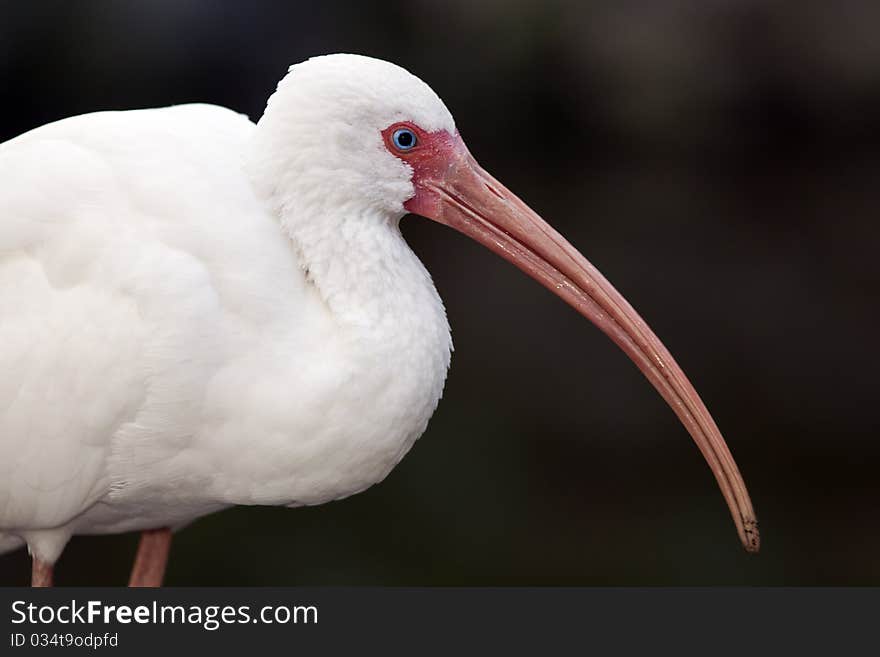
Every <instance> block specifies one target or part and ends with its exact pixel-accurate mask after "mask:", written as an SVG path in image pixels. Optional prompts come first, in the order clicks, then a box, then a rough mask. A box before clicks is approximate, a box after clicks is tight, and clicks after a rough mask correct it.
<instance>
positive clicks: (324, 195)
mask: <svg viewBox="0 0 880 657" xmlns="http://www.w3.org/2000/svg"><path fill="white" fill-rule="evenodd" d="M254 148H255V150H256V151H257V152H258V153H259V158H255V159H254V161H253V162H254V164H253V171H252V173H253V175H254V179H255V181H256V182H257V184H262V186H263V188H264V192H265V193H266V194H267V195H269V196H272V197H274V199H275V202H276V204H277V205H278V206H279V208H280V209H281V210H282V211H284V212H287V213H289V214H291V215H294V216H296V215H299V216H303V215H309V214H311V215H319V214H329V215H332V214H333V213H337V214H338V213H340V212H344V211H345V208H349V209H351V210H352V211H354V212H362V213H367V214H370V215H371V216H374V217H380V218H381V217H384V218H387V219H389V220H395V221H396V220H397V219H399V218H400V217H402V216H403V215H404V214H405V213H407V212H411V213H413V214H417V215H421V216H423V217H426V218H428V219H432V220H434V221H437V222H439V223H442V224H445V225H448V226H451V227H452V228H455V229H456V230H458V231H460V232H462V233H464V234H465V235H467V236H469V237H471V238H473V239H474V240H476V241H478V242H480V243H481V244H483V245H484V246H486V247H487V248H489V249H490V250H491V251H493V252H495V253H496V254H498V255H500V256H501V257H503V258H505V259H506V260H509V261H510V262H512V263H513V264H514V265H516V266H517V267H519V268H520V269H521V270H523V271H524V272H525V273H527V274H528V275H529V276H531V277H533V278H534V279H536V280H537V281H538V282H539V283H541V284H542V285H544V286H545V287H547V288H548V289H550V290H551V291H552V292H554V293H555V294H557V295H558V296H559V297H561V298H562V299H563V300H565V301H566V302H567V303H568V304H569V305H571V306H572V307H573V308H575V310H577V311H578V312H579V313H581V314H582V315H583V316H584V317H586V318H587V319H589V320H590V321H592V322H593V323H594V324H595V325H596V326H598V327H599V328H600V329H601V330H602V331H603V332H604V333H605V334H606V335H608V336H609V337H610V338H611V339H612V340H613V341H614V342H615V343H616V344H617V345H618V346H619V347H620V348H621V349H622V350H623V351H624V352H625V353H626V354H627V355H628V356H629V357H630V358H631V359H632V360H633V362H634V363H635V364H636V366H637V367H638V368H639V369H640V370H641V371H642V372H643V373H644V374H645V376H646V377H647V378H648V379H649V380H650V381H651V383H652V384H653V385H654V387H655V388H656V389H657V391H658V392H659V393H660V394H661V395H662V396H663V398H664V399H665V400H666V402H667V403H668V404H669V405H670V407H671V408H672V410H673V411H674V412H675V413H676V414H677V415H678V417H679V419H680V420H681V422H682V423H683V424H684V426H685V427H686V428H687V430H688V431H689V433H690V434H691V436H692V437H693V439H694V441H695V442H696V443H697V446H698V447H699V449H700V451H701V452H702V453H703V456H704V457H705V458H706V461H707V463H708V464H709V466H710V468H711V469H712V472H713V473H714V475H715V477H716V479H717V481H718V484H719V486H720V487H721V491H722V493H723V495H724V497H725V500H726V501H727V504H728V506H729V507H730V511H731V514H732V515H733V520H734V523H735V524H736V528H737V531H738V533H739V536H740V540H741V541H742V543H743V545H744V546H745V548H746V549H747V550H749V551H757V549H758V546H759V535H758V529H757V521H756V519H755V515H754V511H753V509H752V505H751V501H750V500H749V496H748V493H747V491H746V487H745V484H744V482H743V480H742V477H741V475H740V473H739V470H738V469H737V466H736V463H735V462H734V460H733V457H732V456H731V454H730V452H729V450H728V448H727V445H726V444H725V442H724V439H723V438H722V436H721V433H720V432H719V430H718V427H717V426H716V425H715V423H714V421H713V420H712V418H711V416H710V415H709V412H708V411H707V410H706V407H705V405H704V404H703V402H702V401H701V400H700V397H699V396H698V395H697V393H696V391H695V390H694V388H693V386H692V385H691V383H690V382H689V381H688V379H687V377H686V376H685V375H684V373H683V372H682V370H681V368H680V367H679V366H678V365H677V363H676V362H675V360H674V359H673V358H672V356H671V355H670V353H669V352H668V350H667V349H666V348H665V347H664V345H663V344H662V343H661V342H660V340H659V339H658V338H657V337H656V336H655V335H654V333H653V332H652V331H651V330H650V328H649V327H648V326H647V324H646V323H645V322H644V320H642V318H641V317H640V316H639V315H638V314H637V313H636V312H635V310H633V308H632V306H630V304H629V303H628V302H627V301H626V300H625V299H624V298H623V297H622V296H621V295H620V294H619V293H618V292H617V291H616V290H615V289H614V288H613V287H612V286H611V284H610V283H609V282H608V281H607V280H606V279H605V278H604V277H603V276H602V274H600V273H599V272H598V271H597V270H596V269H595V268H594V267H593V266H592V265H591V264H590V263H589V262H588V261H587V259H586V258H584V256H582V255H581V254H580V253H579V252H578V251H577V250H576V249H575V248H574V247H573V246H572V245H571V244H569V243H568V242H567V241H566V240H565V239H564V238H563V237H562V236H561V235H560V234H559V233H558V232H556V231H555V230H554V229H553V228H552V227H551V226H550V225H549V224H547V223H546V222H545V221H544V220H543V219H542V218H541V217H540V216H538V214H537V213H536V212H535V211H534V210H532V209H531V208H529V206H528V205H526V204H525V203H524V202H523V201H521V200H520V199H519V198H518V197H517V196H516V195H515V194H513V193H512V192H511V191H510V190H508V189H507V188H506V187H504V185H502V184H501V183H500V182H498V181H497V180H496V179H495V178H493V177H492V176H491V175H490V174H488V173H487V172H486V171H485V170H483V169H482V168H481V167H480V166H479V164H477V162H476V161H475V160H474V158H473V157H472V156H471V154H470V153H469V151H468V149H467V147H466V146H465V144H464V141H463V140H462V139H461V137H460V135H459V133H458V131H457V130H456V127H455V122H454V121H453V119H452V115H451V114H450V113H449V110H447V109H446V106H445V105H444V104H443V102H442V101H441V100H440V98H439V97H438V96H437V94H435V93H434V92H433V91H432V90H431V88H430V87H429V86H428V85H426V84H425V83H424V82H422V81H421V80H419V79H418V78H416V77H415V76H413V75H412V74H410V73H408V72H407V71H406V70H404V69H402V68H400V67H399V66H395V65H394V64H390V63H387V62H383V61H380V60H376V59H371V58H369V57H362V56H357V55H327V56H324V57H316V58H313V59H310V60H308V61H306V62H303V63H301V64H297V65H295V66H293V67H291V69H290V73H289V74H288V75H287V77H285V78H284V80H282V82H281V83H280V84H279V86H278V90H277V92H276V93H275V94H274V95H273V96H272V98H271V99H270V101H269V104H268V107H267V110H266V113H265V115H264V116H263V118H262V119H261V120H260V126H259V127H258V130H257V135H256V138H255V144H254Z"/></svg>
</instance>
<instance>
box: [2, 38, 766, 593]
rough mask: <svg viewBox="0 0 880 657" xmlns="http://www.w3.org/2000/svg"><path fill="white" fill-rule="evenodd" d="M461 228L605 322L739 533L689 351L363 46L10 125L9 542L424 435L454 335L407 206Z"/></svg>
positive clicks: (5, 225)
mask: <svg viewBox="0 0 880 657" xmlns="http://www.w3.org/2000/svg"><path fill="white" fill-rule="evenodd" d="M407 212H410V213H413V214H417V215H421V216H422V217H427V218H429V219H433V220H434V221H437V222H439V223H442V224H446V225H448V226H451V227H452V228H455V229H456V230H459V231H461V232H462V233H464V234H465V235H468V236H470V237H472V238H473V239H475V240H477V241H478V242H480V243H481V244H483V245H485V246H486V247H488V248H489V249H491V250H492V251H494V252H495V253H497V254H498V255H500V256H502V257H503V258H505V259H507V260H509V261H511V262H512V263H513V264H515V265H516V266H517V267H519V268H520V269H522V270H523V271H525V272H526V273H527V274H529V275H530V276H532V277H533V278H535V279H536V280H537V281H538V282H540V283H541V284H542V285H544V286H545V287H547V288H549V289H550V290H552V291H553V292H555V293H556V294H557V295H559V296H560V297H561V298H562V299H564V300H565V301H566V302H568V303H569V304H570V305H571V306H573V307H574V308H575V309H576V310H577V311H578V312H579V313H581V314H582V315H584V316H585V317H586V318H588V319H589V320H591V321H592V322H593V323H595V324H596V325H597V326H598V327H599V328H600V329H601V330H602V331H604V332H605V333H606V334H607V335H608V336H609V337H610V338H611V339H612V340H613V341H614V342H615V343H616V344H617V345H618V346H619V347H620V348H621V349H623V351H624V352H626V354H627V355H628V356H629V357H630V358H631V359H632V360H633V361H634V362H635V364H636V365H637V366H638V367H639V369H641V371H642V372H643V373H644V374H645V376H646V377H647V378H648V379H649V380H650V382H651V383H652V384H653V385H654V387H655V388H656V389H657V390H658V392H659V393H660V394H661V395H662V396H663V398H664V399H665V400H666V401H667V402H668V403H669V405H670V406H671V407H672V410H673V411H675V413H676V414H677V415H678V417H679V419H680V420H681V421H682V423H683V424H684V426H685V427H686V428H687V430H688V431H689V432H690V434H691V436H692V437H693V439H694V440H695V441H696V444H697V446H698V447H699V449H700V450H701V451H702V453H703V456H704V457H705V458H706V461H707V462H708V464H709V466H710V468H711V469H712V472H713V473H714V475H715V477H716V479H717V480H718V484H719V485H720V487H721V492H722V493H723V495H724V498H725V500H726V501H727V504H728V506H729V507H730V511H731V513H732V515H733V520H734V523H735V525H736V529H737V531H738V533H739V538H740V540H741V541H742V543H743V545H744V546H745V548H746V549H747V550H749V551H756V550H757V549H758V545H759V538H758V529H757V523H756V520H755V514H754V511H753V510H752V505H751V502H750V500H749V496H748V493H747V491H746V487H745V484H744V483H743V480H742V477H741V476H740V473H739V471H738V469H737V466H736V464H735V463H734V460H733V458H732V456H731V454H730V452H729V451H728V448H727V446H726V444H725V442H724V439H723V438H722V436H721V434H720V432H719V430H718V428H717V426H716V425H715V423H714V421H713V420H712V418H711V416H710V415H709V412H708V411H707V410H706V407H705V406H704V405H703V403H702V401H701V400H700V398H699V397H698V395H697V393H696V392H695V390H694V389H693V387H692V386H691V384H690V383H689V381H688V379H687V378H686V377H685V375H684V373H683V372H682V370H681V369H680V368H679V367H678V365H677V364H676V363H675V361H674V360H673V358H672V356H671V355H670V354H669V352H668V351H667V350H666V348H665V347H664V346H663V344H662V343H661V342H660V340H658V339H657V337H656V336H655V335H654V334H653V333H652V332H651V330H650V329H649V328H648V326H647V325H646V324H645V322H644V321H643V320H642V319H641V318H640V317H639V316H638V315H637V314H636V312H635V311H634V310H633V309H632V307H631V306H630V305H629V304H628V303H627V302H626V301H625V300H624V299H623V297H622V296H621V295H620V294H618V292H617V291H615V289H614V288H613V287H612V286H611V285H610V284H609V283H608V281H606V280H605V278H604V277H603V276H602V275H601V274H600V273H599V272H598V271H597V270H596V269H595V268H594V267H593V266H592V265H591V264H590V263H589V262H588V261H587V260H586V259H585V258H584V257H583V256H582V255H581V254H580V253H579V252H578V251H577V250H576V249H575V248H574V247H572V246H571V245H570V244H569V243H568V242H567V241H565V239H563V237H562V236H561V235H560V234H559V233H557V232H556V231H555V230H553V228H551V227H550V226H549V225H548V224H547V223H545V222H544V221H543V220H542V219H541V218H540V217H539V216H538V215H537V214H536V213H535V212H534V211H533V210H531V209H530V208H529V207H528V206H527V205H526V204H525V203H523V202H522V201H521V200H520V199H518V198H517V197H516V196H515V195H514V194H513V193H511V192H510V191H509V190H508V189H507V188H506V187H504V186H503V185H502V184H501V183H499V182H498V181H497V180H495V179H494V178H493V177H492V176H490V175H489V174H488V173H487V172H486V171H484V170H483V169H482V168H480V166H479V165H478V164H477V162H476V161H475V160H474V158H473V157H472V156H471V154H470V153H469V152H468V149H467V148H466V147H465V144H464V142H463V141H462V139H461V137H460V136H459V133H458V131H457V130H456V128H455V122H454V121H453V119H452V116H451V115H450V113H449V111H448V110H447V109H446V106H445V105H444V104H443V102H442V101H441V100H440V99H439V98H438V97H437V95H436V94H435V93H434V92H433V91H432V90H431V89H430V87H428V86H427V85H426V84H425V83H423V82H422V81H421V80H419V79H418V78H416V77H414V76H413V75H411V74H410V73H408V72H407V71H405V70H404V69H402V68H399V67H398V66H395V65H393V64H389V63H387V62H383V61H379V60H376V59H371V58H367V57H362V56H356V55H328V56H324V57H316V58H313V59H310V60H308V61H306V62H303V63H301V64H297V65H295V66H293V67H291V69H290V72H289V73H288V75H287V76H286V77H285V78H284V79H283V80H282V81H281V82H280V84H279V85H278V89H277V91H276V92H275V93H274V94H273V95H272V97H271V98H270V99H269V102H268V106H267V108H266V111H265V113H264V115H263V117H262V118H261V119H260V120H259V122H258V123H257V124H256V125H254V124H253V123H251V121H249V120H248V119H247V118H246V117H244V116H242V115H240V114H236V113H235V112H233V111H231V110H228V109H224V108H222V107H216V106H212V105H184V106H177V107H168V108H164V109H149V110H138V111H126V112H99V113H94V114H88V115H84V116H78V117H73V118H69V119H65V120H62V121H58V122H56V123H51V124H49V125H45V126H43V127H40V128H37V129H35V130H32V131H31V132H28V133H26V134H24V135H21V136H19V137H17V138H15V139H12V140H11V141H8V142H6V143H4V144H2V145H0V320H2V321H0V371H2V372H3V376H2V377H0V552H2V551H6V550H9V549H12V548H15V547H18V546H21V545H23V544H26V545H27V547H28V549H29V551H30V553H31V555H32V558H33V574H32V583H33V584H34V585H50V584H51V582H52V569H53V566H54V564H55V562H56V560H57V559H58V557H59V556H60V554H61V552H62V550H63V549H64V547H65V545H66V544H67V542H68V540H69V539H70V537H71V536H72V535H74V534H105V533H117V532H127V531H142V532H144V533H143V537H142V540H141V545H140V548H139V551H138V555H137V557H136V561H135V567H134V569H133V573H132V577H131V582H130V583H131V584H132V585H141V586H147V585H158V584H159V583H160V582H161V579H162V574H163V572H164V569H165V563H166V560H167V554H168V547H169V544H170V538H171V531H172V530H174V529H177V528H180V527H183V526H184V525H186V524H187V523H189V522H191V521H193V520H194V519H196V518H198V517H200V516H203V515H206V514H209V513H212V512H214V511H218V510H220V509H223V508H226V507H229V506H232V505H254V504H263V505H284V506H292V507H295V506H301V505H305V504H320V503H323V502H328V501H330V500H336V499H339V498H343V497H346V496H348V495H352V494H354V493H357V492H359V491H362V490H364V489H365V488H367V487H368V486H371V485H372V484H375V483H377V482H379V481H381V480H382V479H383V478H384V477H385V476H386V475H387V474H388V473H389V472H390V471H391V469H392V468H393V467H394V466H395V465H396V464H397V463H398V462H399V461H400V459H401V458H402V457H403V456H404V454H406V452H407V451H408V450H409V449H410V447H412V445H413V442H415V440H416V439H417V438H418V437H419V436H420V435H421V434H422V432H423V431H424V430H425V427H426V425H427V423H428V419H429V418H430V417H431V414H432V413H433V411H434V408H435V407H436V405H437V402H438V400H439V399H440V395H441V392H442V390H443V383H444V380H445V378H446V371H447V367H448V365H449V358H450V351H451V348H452V343H451V339H450V334H449V325H448V323H447V320H446V314H445V311H444V308H443V304H442V302H441V301H440V297H439V296H438V294H437V291H436V290H435V289H434V286H433V284H432V282H431V277H430V276H429V274H428V273H427V272H426V271H425V268H424V267H423V266H422V264H421V262H420V261H419V260H418V259H417V258H416V256H415V255H414V254H413V252H412V251H411V250H410V249H409V247H408V246H407V244H406V242H405V241H404V239H403V237H402V236H401V233H400V230H399V221H400V219H401V218H402V217H403V216H404V214H406V213H407Z"/></svg>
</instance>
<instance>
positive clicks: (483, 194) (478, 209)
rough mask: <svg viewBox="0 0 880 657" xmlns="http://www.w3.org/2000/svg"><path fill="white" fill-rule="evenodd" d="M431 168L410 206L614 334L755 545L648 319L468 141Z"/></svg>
mask: <svg viewBox="0 0 880 657" xmlns="http://www.w3.org/2000/svg"><path fill="white" fill-rule="evenodd" d="M459 144H460V142H459ZM432 173H434V174H435V175H431V176H429V177H427V179H424V180H422V183H421V184H422V185H423V186H424V191H425V192H427V193H428V194H430V196H431V199H432V202H431V203H430V206H431V207H430V211H429V212H419V211H418V210H414V211H416V212H418V213H419V214H425V215H426V216H429V217H430V218H431V219H434V220H435V221H439V222H440V223H443V224H446V225H448V226H451V227H452V228H455V229H456V230H458V231H460V232H462V233H464V234H465V235H468V236H469V237H472V238H473V239H475V240H476V241H478V242H480V243H481V244H483V245H484V246H486V247H488V248H489V249H490V250H492V251H493V252H495V253H497V254H498V255H500V256H501V257H502V258H504V259H506V260H509V261H510V262H512V263H513V264H514V265H516V266H517V267H519V268H520V269H521V270H523V271H524V272H526V273H527V274H528V275H529V276H531V277H532V278H534V279H535V280H537V281H538V282H540V283H541V284H542V285H543V286H544V287H546V288H547V289H549V290H551V291H553V292H554V293H556V294H557V295H558V296H560V297H561V298H562V299H564V300H565V301H566V302H567V303H568V304H569V305H571V306H572V307H573V308H574V309H575V310H577V311H578V312H579V313H580V314H581V315H583V316H584V317H586V318H587V319H589V320H590V321H591V322H593V323H594V324H595V325H596V326H598V327H599V328H600V329H601V330H602V331H603V332H604V333H605V334H606V335H607V336H608V337H609V338H611V339H612V340H613V341H614V342H615V344H617V346H619V347H620V348H621V349H622V350H623V351H624V352H625V353H626V354H627V355H628V356H629V357H630V358H631V359H632V360H633V362H634V363H635V364H636V366H637V367H638V368H639V369H640V370H641V371H642V373H643V374H644V375H645V376H646V377H647V378H648V380H649V381H650V382H651V384H652V385H653V386H654V388H656V389H657V392H659V393H660V394H661V395H662V396H663V398H664V399H665V400H666V402H667V403H668V404H669V406H670V407H671V408H672V410H673V411H674V412H675V414H676V415H677V416H678V418H679V420H681V422H682V424H684V426H685V428H686V429H687V430H688V432H689V433H690V435H691V436H692V437H693V439H694V442H696V444H697V447H699V449H700V451H701V452H702V453H703V456H704V457H705V459H706V462H707V463H708V464H709V467H710V468H711V469H712V473H713V474H714V475H715V479H717V480H718V485H719V486H720V487H721V493H722V494H723V495H724V499H725V500H726V501H727V505H728V507H729V508H730V513H731V514H732V516H733V522H734V523H735V524H736V530H737V532H738V534H739V538H740V540H741V541H742V544H743V546H744V547H745V549H746V550H747V551H749V552H757V551H758V549H759V547H760V536H759V533H758V522H757V520H756V518H755V512H754V510H753V509H752V503H751V500H750V499H749V494H748V491H747V490H746V485H745V482H743V478H742V475H740V472H739V469H738V468H737V466H736V462H735V461H734V460H733V456H732V455H731V454H730V450H729V449H728V448H727V444H726V443H725V442H724V438H723V437H722V436H721V432H720V431H719V430H718V427H717V425H716V424H715V421H714V420H713V419H712V416H711V415H709V411H708V410H707V409H706V406H705V404H703V401H702V400H701V399H700V397H699V395H698V394H697V392H696V390H694V387H693V386H692V385H691V383H690V381H688V379H687V377H686V376H685V375H684V372H683V371H682V370H681V368H680V367H679V366H678V364H677V363H676V362H675V360H674V359H673V358H672V356H671V355H670V353H669V351H668V350H667V349H666V347H665V346H663V343H662V342H660V340H659V339H658V338H657V336H656V335H654V333H653V331H651V329H650V328H649V327H648V325H647V324H646V323H645V321H644V320H643V319H642V318H641V317H639V315H638V313H636V311H635V310H633V308H632V306H630V304H629V303H628V302H627V301H626V299H624V298H623V297H622V296H621V295H620V293H619V292H617V290H615V289H614V287H612V285H611V284H610V283H609V282H608V281H607V280H606V279H605V277H604V276H602V274H601V273H599V271H598V270H597V269H596V268H595V267H594V266H593V265H592V264H590V263H589V261H587V259H586V258H584V256H582V255H581V254H580V253H579V252H578V251H577V250H576V249H575V248H574V247H573V246H572V245H571V244H569V243H568V242H567V241H566V240H565V238H564V237H562V235H560V234H559V233H558V232H556V231H555V230H554V229H553V228H552V227H551V226H550V225H549V224H547V223H546V222H545V221H544V220H543V219H541V217H539V216H538V215H537V214H536V213H535V212H534V211H533V210H532V209H531V208H529V207H528V206H527V205H526V204H525V203H523V202H522V201H521V200H520V199H519V198H517V197H516V195H514V194H513V193H512V192H511V191H510V190H508V189H507V188H506V187H504V185H502V184H501V183H499V182H498V181H497V180H495V178H493V177H492V176H491V175H489V174H488V173H487V172H486V171H485V170H483V168H482V167H480V165H479V164H477V162H476V161H475V160H474V159H473V157H471V155H470V154H469V153H468V152H467V150H466V149H461V150H459V156H458V157H456V158H454V160H453V161H452V163H450V165H449V168H448V169H446V170H444V171H442V172H439V171H437V172H432Z"/></svg>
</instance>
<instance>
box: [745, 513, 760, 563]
mask: <svg viewBox="0 0 880 657" xmlns="http://www.w3.org/2000/svg"><path fill="white" fill-rule="evenodd" d="M740 538H741V539H742V544H743V547H744V548H745V549H746V552H748V553H749V554H757V553H758V552H760V550H761V533H760V532H759V531H758V521H757V520H756V519H755V518H743V531H742V536H741V537H740Z"/></svg>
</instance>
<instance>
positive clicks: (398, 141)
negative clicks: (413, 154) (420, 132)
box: [391, 128, 417, 151]
mask: <svg viewBox="0 0 880 657" xmlns="http://www.w3.org/2000/svg"><path fill="white" fill-rule="evenodd" d="M391 141H392V142H394V146H395V148H397V149H398V150H401V151H409V150H412V149H413V148H414V147H415V145H416V142H417V139H416V133H414V132H413V131H412V130H410V129H409V128H399V129H397V130H395V131H394V134H393V135H391Z"/></svg>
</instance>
